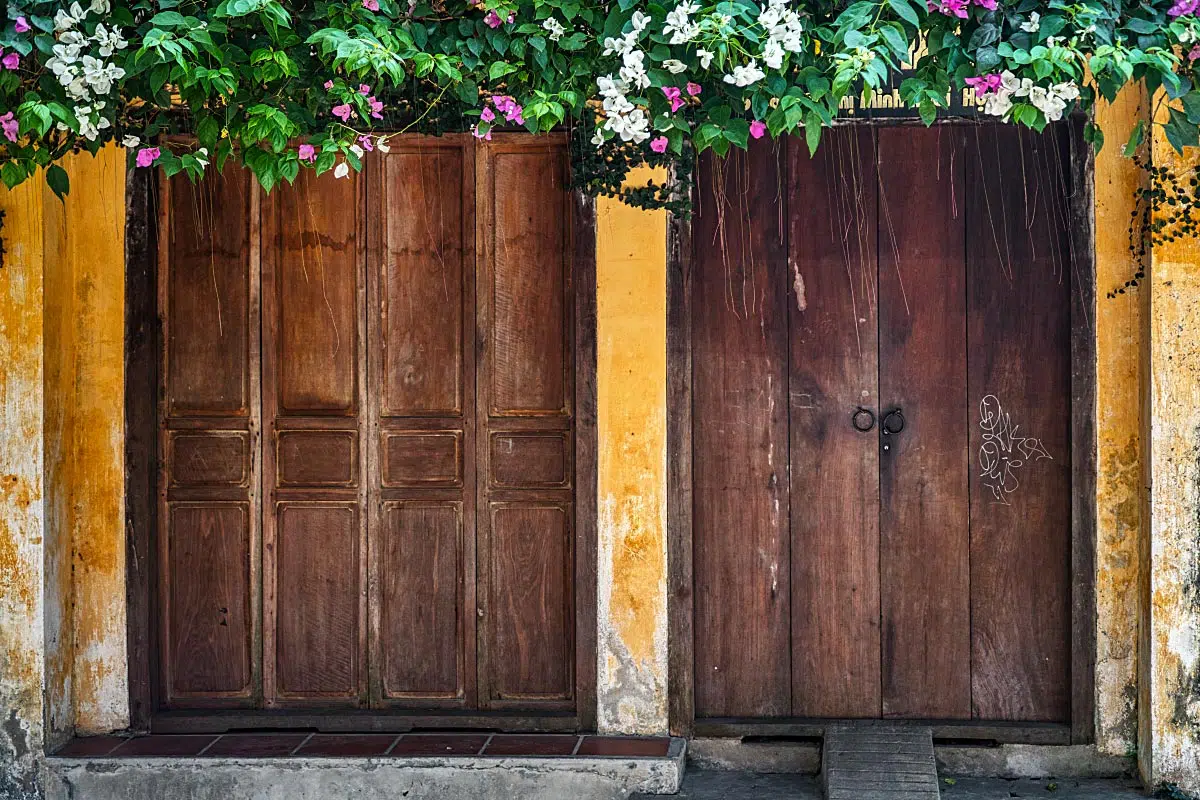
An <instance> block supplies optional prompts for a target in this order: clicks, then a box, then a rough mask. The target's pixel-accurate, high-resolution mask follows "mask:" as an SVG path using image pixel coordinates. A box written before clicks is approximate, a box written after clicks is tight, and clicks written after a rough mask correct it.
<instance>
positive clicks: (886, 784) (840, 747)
mask: <svg viewBox="0 0 1200 800" xmlns="http://www.w3.org/2000/svg"><path fill="white" fill-rule="evenodd" d="M821 783H822V785H823V787H824V789H825V797H826V800H939V798H940V797H941V793H940V792H939V791H938V776H937V764H936V762H935V761H934V758H933V731H932V730H931V729H930V728H919V727H914V726H900V725H881V724H879V723H875V722H873V723H871V724H870V725H861V726H860V725H852V724H849V725H832V726H830V727H828V728H826V729H825V743H824V747H823V748H822V751H821Z"/></svg>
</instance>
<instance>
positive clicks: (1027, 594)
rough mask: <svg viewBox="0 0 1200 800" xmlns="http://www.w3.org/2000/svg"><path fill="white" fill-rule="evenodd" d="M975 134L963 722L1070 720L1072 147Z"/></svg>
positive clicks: (1022, 135) (1051, 140) (1000, 131)
mask: <svg viewBox="0 0 1200 800" xmlns="http://www.w3.org/2000/svg"><path fill="white" fill-rule="evenodd" d="M1065 133H1066V132H1065V131H1063V130H1059V129H1058V128H1051V129H1049V130H1048V131H1047V132H1046V133H1045V134H1043V135H1040V136H1039V135H1035V134H1032V133H1029V132H1025V131H1020V130H1018V129H1016V128H1010V127H1007V126H998V125H997V126H985V127H979V128H975V129H973V132H972V133H971V134H969V135H968V146H969V148H970V150H971V151H972V153H973V157H972V158H970V159H968V162H967V175H968V180H967V187H968V196H967V202H966V208H967V270H968V278H967V280H968V285H967V302H968V314H969V328H968V334H967V336H968V352H967V368H968V373H969V375H970V391H969V394H968V397H969V401H970V407H969V410H970V437H971V438H970V447H969V457H970V466H971V472H970V475H971V495H970V496H971V625H972V697H973V715H974V716H975V717H976V718H980V719H996V720H1034V721H1049V722H1066V721H1069V719H1070V653H1071V648H1070V633H1071V624H1070V603H1071V597H1070V587H1071V583H1070V557H1071V505H1070V503H1071V475H1070V465H1071V450H1070V413H1071V409H1070V386H1071V383H1070V381H1071V363H1070V352H1071V350H1070V302H1071V295H1070V291H1071V288H1070V287H1071V277H1072V273H1071V262H1070V251H1069V247H1068V246H1067V243H1068V242H1069V237H1070V231H1069V230H1067V224H1066V219H1065V213H1064V210H1065V208H1066V203H1065V188H1064V185H1063V182H1064V180H1065V177H1064V175H1065V171H1066V170H1068V169H1069V167H1068V164H1069V161H1068V160H1067V159H1068V157H1069V154H1068V153H1069V151H1068V152H1064V150H1063V147H1062V144H1063V143H1062V141H1061V140H1060V138H1059V136H1060V134H1065Z"/></svg>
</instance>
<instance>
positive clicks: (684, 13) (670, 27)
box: [662, 0, 700, 44]
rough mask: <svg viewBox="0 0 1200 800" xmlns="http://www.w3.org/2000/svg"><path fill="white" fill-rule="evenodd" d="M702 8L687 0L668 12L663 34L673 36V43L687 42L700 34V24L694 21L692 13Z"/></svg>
mask: <svg viewBox="0 0 1200 800" xmlns="http://www.w3.org/2000/svg"><path fill="white" fill-rule="evenodd" d="M699 10H700V6H698V5H696V4H695V3H689V2H687V0H684V2H682V3H680V4H679V5H677V6H675V8H673V9H672V10H671V11H668V12H667V19H666V23H665V24H664V25H663V30H662V33H663V36H669V37H671V39H670V41H671V44H685V43H687V42H690V41H691V40H692V39H695V38H696V37H697V36H699V35H700V26H699V25H697V24H695V23H694V22H692V20H691V15H692V14H695V13H696V12H697V11H699Z"/></svg>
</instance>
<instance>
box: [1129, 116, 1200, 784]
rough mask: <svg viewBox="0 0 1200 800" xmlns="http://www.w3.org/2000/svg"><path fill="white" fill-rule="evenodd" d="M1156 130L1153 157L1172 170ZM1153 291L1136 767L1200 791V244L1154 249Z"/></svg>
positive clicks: (1180, 162)
mask: <svg viewBox="0 0 1200 800" xmlns="http://www.w3.org/2000/svg"><path fill="white" fill-rule="evenodd" d="M1197 155H1198V154H1197V153H1196V152H1195V151H1194V150H1189V151H1188V152H1187V153H1186V154H1185V155H1184V156H1182V157H1180V156H1178V155H1177V154H1175V153H1174V152H1173V151H1172V149H1171V147H1170V145H1168V144H1167V142H1166V140H1165V137H1163V135H1162V133H1161V132H1160V131H1159V130H1156V131H1155V138H1154V159H1155V163H1156V164H1159V165H1166V166H1170V167H1172V168H1173V169H1174V170H1179V169H1181V168H1187V167H1194V166H1195V165H1196V164H1197V161H1198V159H1197ZM1147 291H1148V292H1149V321H1148V322H1149V328H1148V330H1149V362H1148V365H1149V369H1150V372H1149V379H1150V380H1149V386H1148V391H1149V396H1148V407H1147V409H1146V410H1147V419H1148V422H1149V430H1148V436H1149V438H1148V441H1147V442H1146V443H1145V445H1144V450H1145V453H1146V459H1147V466H1148V471H1149V478H1150V494H1149V498H1148V502H1149V510H1150V517H1149V533H1150V539H1149V561H1148V578H1149V580H1148V581H1147V584H1148V585H1147V588H1148V592H1149V597H1148V598H1147V599H1148V603H1147V604H1146V607H1145V609H1144V614H1145V622H1144V625H1145V628H1144V635H1145V646H1146V649H1147V652H1145V653H1143V654H1142V671H1141V676H1140V678H1141V689H1142V693H1143V696H1144V707H1143V708H1141V709H1139V711H1140V713H1141V725H1142V730H1141V736H1140V741H1139V745H1140V751H1141V752H1140V753H1139V767H1140V769H1141V772H1142V777H1143V779H1145V780H1146V781H1147V782H1148V783H1150V784H1154V785H1157V784H1159V783H1162V782H1167V783H1172V784H1175V785H1177V786H1179V787H1180V788H1182V789H1184V790H1186V791H1189V792H1200V240H1197V239H1195V238H1184V239H1181V240H1179V241H1175V242H1170V243H1167V244H1165V245H1161V246H1158V247H1155V248H1154V253H1153V264H1152V267H1151V273H1150V280H1149V283H1148V286H1147Z"/></svg>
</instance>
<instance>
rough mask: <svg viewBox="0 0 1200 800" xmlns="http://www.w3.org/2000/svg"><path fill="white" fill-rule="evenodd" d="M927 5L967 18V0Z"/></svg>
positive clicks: (932, 9) (929, 7)
mask: <svg viewBox="0 0 1200 800" xmlns="http://www.w3.org/2000/svg"><path fill="white" fill-rule="evenodd" d="M1197 2H1200V0H1197ZM925 7H926V8H928V9H929V10H930V11H938V12H941V13H942V14H945V15H946V16H947V17H958V18H959V19H966V18H967V0H937V1H936V2H935V1H934V0H928V2H927V3H926V4H925Z"/></svg>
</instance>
